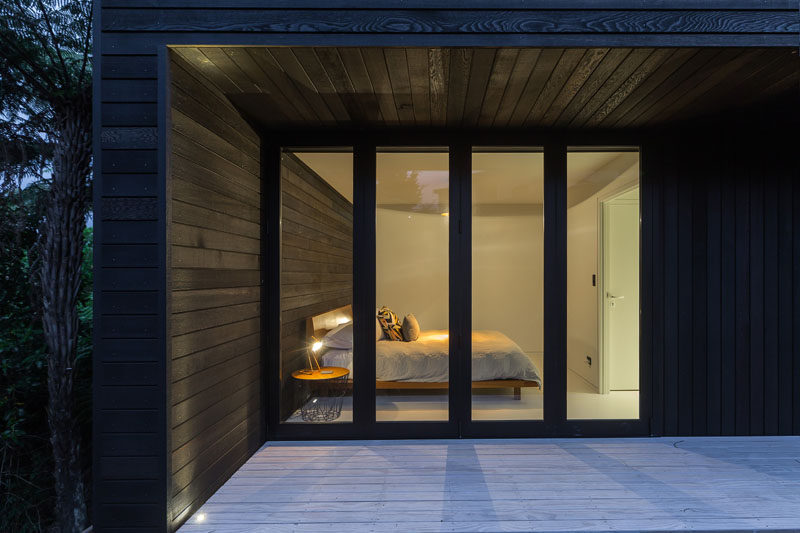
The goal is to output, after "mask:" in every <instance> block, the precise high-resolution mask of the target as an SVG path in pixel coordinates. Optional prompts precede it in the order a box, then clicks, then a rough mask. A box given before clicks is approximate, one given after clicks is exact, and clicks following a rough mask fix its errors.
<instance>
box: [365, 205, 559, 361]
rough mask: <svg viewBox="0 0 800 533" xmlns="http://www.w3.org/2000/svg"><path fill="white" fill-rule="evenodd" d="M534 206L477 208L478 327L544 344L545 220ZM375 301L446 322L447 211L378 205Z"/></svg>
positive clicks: (528, 347) (536, 348)
mask: <svg viewBox="0 0 800 533" xmlns="http://www.w3.org/2000/svg"><path fill="white" fill-rule="evenodd" d="M537 211H538V212H536V213H535V214H524V215H508V216H477V217H475V218H473V221H472V231H473V243H474V245H473V246H474V249H473V264H472V276H473V284H472V288H473V289H472V290H473V319H472V320H473V323H472V325H473V329H492V330H497V331H502V332H503V333H505V334H506V335H508V336H509V337H510V338H511V339H513V340H514V341H515V342H516V343H517V344H519V345H520V347H521V348H522V349H523V350H525V351H526V352H541V351H542V323H543V320H544V318H543V316H544V315H543V313H544V312H543V296H542V290H543V275H544V274H543V268H544V265H543V254H542V250H543V226H542V215H541V210H540V209H539V210H537ZM377 221H378V224H377V232H378V234H377V250H376V251H377V258H376V261H377V279H376V281H377V283H376V304H377V305H378V306H381V305H386V306H388V307H390V308H391V309H392V310H393V311H394V312H395V313H397V314H398V315H399V316H400V318H402V317H403V316H405V315H406V314H407V313H414V316H416V317H417V320H419V323H420V327H421V328H422V329H447V323H448V248H447V247H448V233H447V231H448V230H447V228H448V222H449V219H448V217H443V216H441V215H436V214H418V213H410V212H407V211H398V210H392V209H383V208H378V209H377Z"/></svg>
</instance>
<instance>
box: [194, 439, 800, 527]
mask: <svg viewBox="0 0 800 533" xmlns="http://www.w3.org/2000/svg"><path fill="white" fill-rule="evenodd" d="M798 527H800V437H711V438H660V439H649V438H642V439H509V440H504V439H492V440H471V439H464V440H429V441H419V440H416V441H413V440H407V441H342V442H273V443H269V444H267V445H266V446H264V447H263V448H262V449H261V450H259V451H258V452H257V453H256V454H255V455H254V456H253V457H251V458H250V459H249V460H248V461H247V463H246V464H245V465H244V466H243V467H242V468H241V469H239V471H237V472H236V473H235V474H234V475H233V477H232V478H231V479H230V480H228V481H227V482H226V483H225V485H223V487H222V488H221V489H220V490H219V491H217V493H216V494H214V495H213V496H212V497H211V498H210V499H209V500H208V502H206V503H205V504H204V505H203V506H202V507H201V508H200V509H198V510H197V511H196V512H195V513H194V514H193V515H192V516H190V517H188V520H187V521H186V523H185V525H184V526H183V527H181V529H180V530H179V531H180V532H181V533H212V532H214V533H267V532H269V533H283V532H325V533H338V532H349V533H360V532H371V533H383V532H389V531H391V532H403V533H405V532H419V533H426V532H478V531H492V532H501V531H518V532H519V531H654V530H658V531H677V530H683V531H686V530H693V531H730V530H739V531H755V530H757V531H770V530H785V531H788V530H791V531H798V530H797V529H794V528H798Z"/></svg>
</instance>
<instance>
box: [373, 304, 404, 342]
mask: <svg viewBox="0 0 800 533" xmlns="http://www.w3.org/2000/svg"><path fill="white" fill-rule="evenodd" d="M378 322H380V324H381V329H383V333H384V334H386V338H387V339H389V340H390V341H401V340H403V328H402V326H400V319H398V318H397V315H396V314H394V313H393V312H392V310H391V309H389V308H388V307H386V306H383V307H381V308H380V309H379V310H378Z"/></svg>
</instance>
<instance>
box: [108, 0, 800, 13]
mask: <svg viewBox="0 0 800 533" xmlns="http://www.w3.org/2000/svg"><path fill="white" fill-rule="evenodd" d="M102 5H103V7H104V8H111V7H118V8H145V9H147V8H204V9H246V8H265V6H267V5H268V7H269V8H271V9H281V8H294V9H443V8H444V9H459V8H460V9H526V10H537V9H538V10H548V9H563V10H571V9H578V10H580V9H614V10H620V11H636V10H653V9H700V10H704V9H745V10H752V9H770V10H787V9H788V10H791V9H795V8H797V2H796V0H458V1H454V0H329V1H325V0H270V1H269V2H266V1H265V0H228V1H222V0H102Z"/></svg>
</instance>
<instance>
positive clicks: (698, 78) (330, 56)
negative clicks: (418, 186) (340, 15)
mask: <svg viewBox="0 0 800 533" xmlns="http://www.w3.org/2000/svg"><path fill="white" fill-rule="evenodd" d="M174 50H175V52H176V53H178V54H179V55H181V56H182V57H183V58H184V59H185V60H187V61H188V62H189V63H190V64H191V65H192V66H194V67H195V68H196V69H197V70H199V71H200V72H201V73H202V74H203V75H204V76H206V77H207V78H208V79H210V80H211V81H212V82H213V83H214V84H215V85H217V86H218V87H219V88H220V90H221V91H222V92H223V93H225V94H226V95H228V97H229V98H230V99H231V100H232V101H233V102H234V104H236V105H237V106H238V107H239V108H240V109H242V110H243V111H245V112H246V113H248V114H250V115H252V116H253V117H254V118H255V119H256V120H258V121H260V122H262V123H263V124H264V125H266V126H268V127H275V128H284V127H302V128H309V127H311V128H324V127H330V126H338V127H341V126H348V127H365V126H366V127H380V128H382V127H398V126H400V127H410V126H426V127H427V126H434V127H450V128H502V127H511V128H515V127H516V128H521V127H526V128H528V127H538V128H564V129H586V128H607V129H621V128H636V127H644V126H650V125H657V124H663V123H665V122H669V121H673V120H678V119H684V118H690V117H694V116H699V115H703V114H706V113H709V112H711V111H719V110H725V109H735V108H737V107H740V106H742V105H746V104H751V103H754V102H757V101H760V100H764V99H767V98H769V97H770V96H771V95H774V94H778V93H781V92H784V91H789V90H793V89H795V90H796V88H797V86H798V83H800V58H798V55H797V50H796V49H752V48H748V49H732V48H724V49H723V48H718V49H717V48H703V49H698V48H545V49H535V48H308V47H297V48H290V47H274V48H266V47H258V48H256V47H253V48H248V47H176V48H175V49H174Z"/></svg>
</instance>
